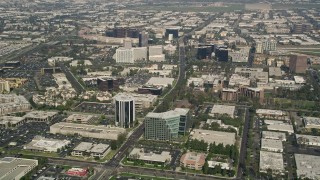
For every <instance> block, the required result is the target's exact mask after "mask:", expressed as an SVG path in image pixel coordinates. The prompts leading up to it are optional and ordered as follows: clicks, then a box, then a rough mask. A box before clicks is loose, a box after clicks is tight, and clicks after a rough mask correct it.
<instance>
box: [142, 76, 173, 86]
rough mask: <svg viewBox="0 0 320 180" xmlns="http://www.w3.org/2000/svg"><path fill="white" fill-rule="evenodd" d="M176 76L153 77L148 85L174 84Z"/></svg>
mask: <svg viewBox="0 0 320 180" xmlns="http://www.w3.org/2000/svg"><path fill="white" fill-rule="evenodd" d="M173 81H174V78H162V77H151V78H150V79H149V81H148V82H147V83H146V85H154V86H164V87H167V86H168V84H170V85H172V83H173Z"/></svg>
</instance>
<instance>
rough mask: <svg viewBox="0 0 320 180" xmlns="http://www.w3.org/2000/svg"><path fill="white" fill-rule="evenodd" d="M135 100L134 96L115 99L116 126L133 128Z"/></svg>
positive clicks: (120, 96) (119, 96)
mask: <svg viewBox="0 0 320 180" xmlns="http://www.w3.org/2000/svg"><path fill="white" fill-rule="evenodd" d="M135 111H136V109H135V100H134V98H133V97H132V96H127V95H125V94H120V95H118V96H117V97H116V98H115V113H116V114H115V117H116V126H119V127H123V128H131V127H133V126H134V121H135V118H136V117H135Z"/></svg>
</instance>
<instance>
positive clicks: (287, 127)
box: [267, 124, 294, 133]
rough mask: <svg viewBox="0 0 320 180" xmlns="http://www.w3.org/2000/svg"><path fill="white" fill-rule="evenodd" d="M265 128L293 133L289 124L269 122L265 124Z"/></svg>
mask: <svg viewBox="0 0 320 180" xmlns="http://www.w3.org/2000/svg"><path fill="white" fill-rule="evenodd" d="M267 129H268V130H271V131H280V132H288V133H294V130H293V126H292V125H291V124H270V125H267Z"/></svg>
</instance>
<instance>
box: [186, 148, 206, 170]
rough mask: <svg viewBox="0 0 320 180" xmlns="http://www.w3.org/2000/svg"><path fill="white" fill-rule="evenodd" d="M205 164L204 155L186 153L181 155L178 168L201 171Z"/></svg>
mask: <svg viewBox="0 0 320 180" xmlns="http://www.w3.org/2000/svg"><path fill="white" fill-rule="evenodd" d="M205 162H206V155H205V154H203V153H195V152H187V153H186V154H183V155H182V156H181V159H180V166H183V167H186V168H189V169H194V170H201V168H202V166H203V165H204V163H205Z"/></svg>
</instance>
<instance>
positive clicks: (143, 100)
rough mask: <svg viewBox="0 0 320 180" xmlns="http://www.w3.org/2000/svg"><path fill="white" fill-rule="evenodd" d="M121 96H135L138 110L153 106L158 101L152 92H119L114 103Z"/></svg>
mask: <svg viewBox="0 0 320 180" xmlns="http://www.w3.org/2000/svg"><path fill="white" fill-rule="evenodd" d="M120 96H125V97H133V99H134V102H135V109H136V110H137V111H142V110H144V109H148V108H151V107H153V105H154V103H155V102H156V101H157V96H156V95H152V94H136V93H119V94H117V95H115V96H114V97H113V100H114V103H115V99H117V98H118V97H120Z"/></svg>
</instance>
